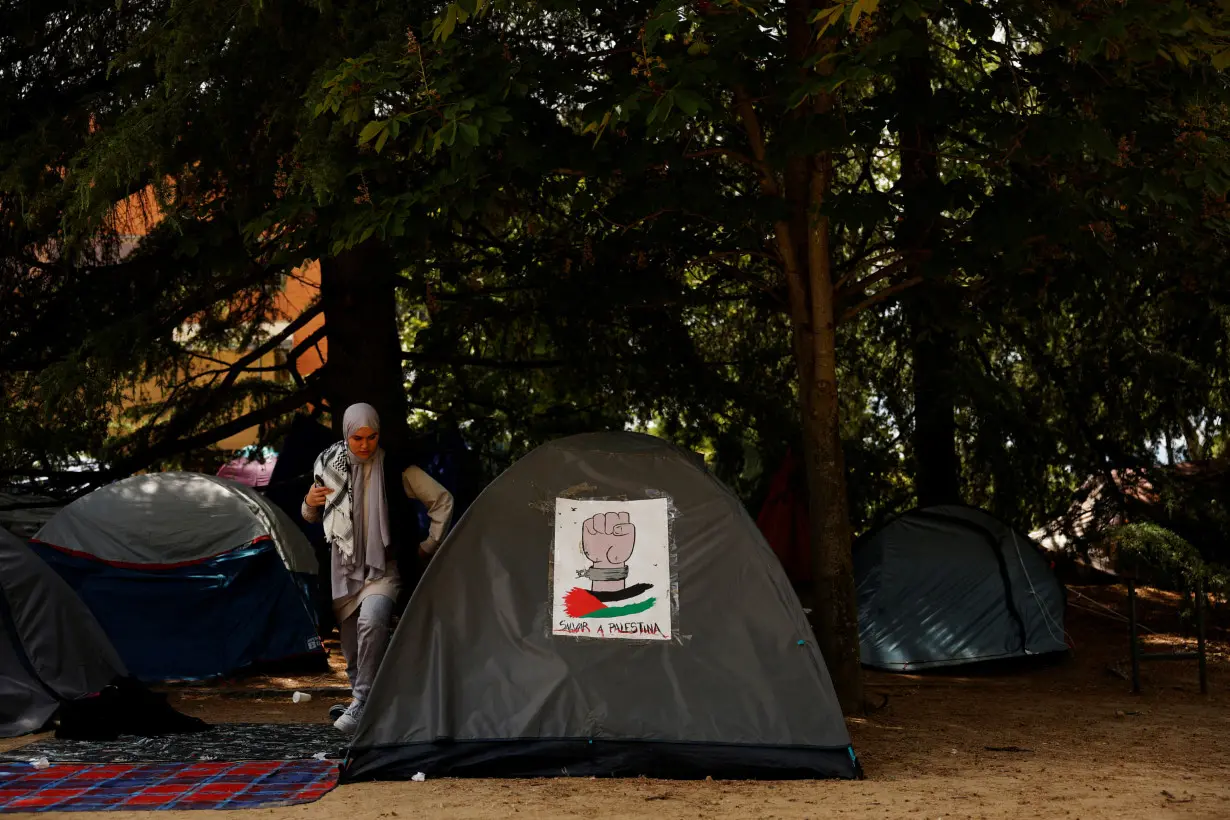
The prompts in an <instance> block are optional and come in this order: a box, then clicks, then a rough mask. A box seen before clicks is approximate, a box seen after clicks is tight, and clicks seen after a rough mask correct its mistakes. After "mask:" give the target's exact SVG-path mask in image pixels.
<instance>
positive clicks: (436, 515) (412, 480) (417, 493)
mask: <svg viewBox="0 0 1230 820" xmlns="http://www.w3.org/2000/svg"><path fill="white" fill-rule="evenodd" d="M401 483H402V489H404V490H405V491H406V495H407V496H409V497H410V498H417V499H418V500H419V501H422V502H423V506H425V507H426V508H427V516H428V517H429V518H430V519H431V527H430V528H429V529H428V531H427V540H426V541H424V542H423V543H422V544H419V552H420V553H422V554H423V555H424V557H427V556H430V555H431V554H432V553H434V552H435V551H436V548H437V547H438V546H440V541H441V540H443V538H444V533H445V531H447V530H448V525H449V523H450V522H451V521H452V519H453V495H452V493H450V492H449V491H448V490H446V489H444V487H443V486H442V485H441V484H440V482H438V481H436V480H435V479H434V478H432V477H431V476H429V475H427V473H425V472H423V471H422V470H421V469H419V468H418V467H414V466H411V467H410V468H409V469H408V470H406V471H405V472H404V473H402V474H401Z"/></svg>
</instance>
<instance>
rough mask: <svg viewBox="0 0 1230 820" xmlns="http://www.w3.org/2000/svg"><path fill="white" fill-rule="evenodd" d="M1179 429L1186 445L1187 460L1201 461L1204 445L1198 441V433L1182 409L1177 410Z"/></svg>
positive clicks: (1189, 417)
mask: <svg viewBox="0 0 1230 820" xmlns="http://www.w3.org/2000/svg"><path fill="white" fill-rule="evenodd" d="M1179 427H1181V428H1182V430H1183V443H1184V444H1185V445H1187V460H1188V461H1203V460H1204V445H1203V444H1202V443H1201V441H1200V431H1199V430H1197V429H1196V425H1195V424H1194V423H1192V419H1191V416H1189V415H1187V414H1186V413H1184V412H1183V409H1182V408H1179ZM1172 460H1173V459H1172Z"/></svg>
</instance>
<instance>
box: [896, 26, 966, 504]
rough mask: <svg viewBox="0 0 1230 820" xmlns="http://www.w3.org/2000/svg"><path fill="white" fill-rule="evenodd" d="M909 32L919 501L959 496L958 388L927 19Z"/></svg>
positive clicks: (903, 80)
mask: <svg viewBox="0 0 1230 820" xmlns="http://www.w3.org/2000/svg"><path fill="white" fill-rule="evenodd" d="M909 29H910V32H911V34H912V37H911V39H910V41H909V43H908V44H907V45H906V47H905V48H903V49H902V51H901V56H900V57H899V58H898V60H897V64H896V77H895V78H894V79H895V81H896V87H897V98H898V111H899V112H900V117H899V119H898V122H897V128H898V139H899V141H900V145H901V198H902V209H903V214H902V217H903V218H902V221H901V225H900V228H899V230H898V234H897V239H898V249H899V250H900V252H901V255H902V257H903V258H904V259H905V261H906V276H907V278H909V279H917V280H919V281H920V283H921V284H919V285H918V286H916V289H915V291H914V292H913V293H912V294H910V296H909V297H908V298H907V299H906V300H905V303H906V311H907V315H908V318H909V323H910V328H911V331H912V335H913V340H912V342H913V343H912V352H913V361H914V430H913V436H912V440H911V444H912V449H913V452H914V464H915V472H914V486H915V488H916V492H917V494H918V503H919V505H920V506H923V507H930V506H935V505H937V504H958V503H960V502H961V465H960V461H959V459H958V458H957V445H956V437H957V421H956V414H957V410H956V395H955V390H954V386H953V378H952V372H951V363H952V361H953V357H954V354H955V350H956V340H955V336H954V334H953V332H952V320H953V318H954V315H955V312H956V310H957V301H956V299H955V298H953V296H952V294H951V293H950V292H949V290H948V289H947V288H946V286H945V284H944V283H943V281H942V279H941V274H942V272H940V271H936V270H935V269H934V266H935V245H936V242H937V241H938V239H939V237H938V236H937V231H936V224H937V222H938V219H939V209H938V205H939V197H940V195H941V194H942V191H941V181H940V178H939V168H938V163H937V162H936V157H935V131H934V129H933V128H932V124H931V122H930V120H929V117H930V112H931V111H932V110H933V109H934V106H933V101H932V89H931V75H932V65H931V50H930V42H929V40H928V30H927V21H926V20H925V19H919V20H917V21H915V22H913V23H911V24H910V25H909Z"/></svg>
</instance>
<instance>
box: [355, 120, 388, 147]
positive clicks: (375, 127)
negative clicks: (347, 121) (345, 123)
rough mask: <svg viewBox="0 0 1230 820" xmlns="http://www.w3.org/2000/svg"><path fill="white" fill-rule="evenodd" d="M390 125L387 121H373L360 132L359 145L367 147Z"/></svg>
mask: <svg viewBox="0 0 1230 820" xmlns="http://www.w3.org/2000/svg"><path fill="white" fill-rule="evenodd" d="M387 125H388V123H387V122H386V121H385V120H372V121H371V122H369V123H368V124H367V125H365V126H363V130H362V131H360V132H359V145H366V144H367V143H369V142H371V141H372V140H373V139H375V138H376V135H377V134H379V133H380V132H381V131H384V130H385V127H386V126H387Z"/></svg>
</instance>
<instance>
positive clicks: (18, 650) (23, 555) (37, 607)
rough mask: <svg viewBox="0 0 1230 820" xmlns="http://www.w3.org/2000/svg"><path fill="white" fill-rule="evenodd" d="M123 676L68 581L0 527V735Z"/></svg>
mask: <svg viewBox="0 0 1230 820" xmlns="http://www.w3.org/2000/svg"><path fill="white" fill-rule="evenodd" d="M127 674H128V673H127V671H126V670H125V669H124V664H123V663H122V662H121V661H120V658H119V656H118V655H117V654H116V652H115V649H113V648H112V646H111V642H110V641H108V640H107V636H106V635H105V634H103V631H102V628H101V627H99V625H98V622H97V621H95V620H94V616H93V615H92V614H90V610H89V609H87V608H86V606H85V604H83V603H82V602H81V601H80V599H78V598H77V595H76V594H75V593H74V592H73V590H72V589H70V588H69V586H68V584H66V583H65V582H64V581H63V580H62V579H61V578H60V576H58V575H57V574H56V573H55V571H54V570H52V569H51V567H49V566H47V564H45V563H44V562H43V561H42V559H40V558H39V557H38V556H37V555H35V554H34V552H33V551H32V550H31V549H30V548H29V547H28V546H27V545H26V544H25V543H24V542H23V541H22V540H21V539H19V538H17V537H16V536H14V535H11V534H10V533H9V532H7V531H6V530H4V529H2V528H0V737H17V736H18V735H23V734H27V733H29V732H34V731H37V730H38V729H40V728H42V727H43V725H45V724H46V723H47V721H48V720H49V719H50V718H51V716H52V715H53V714H55V712H56V710H57V709H58V708H59V706H60V704H61V703H63V702H65V701H68V700H73V699H76V698H80V697H82V696H84V695H89V694H93V693H95V692H99V691H101V690H102V689H103V688H104V687H106V686H107V685H108V684H110V683H111V682H112V681H114V680H115V679H116V678H120V677H123V676H125V675H127Z"/></svg>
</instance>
